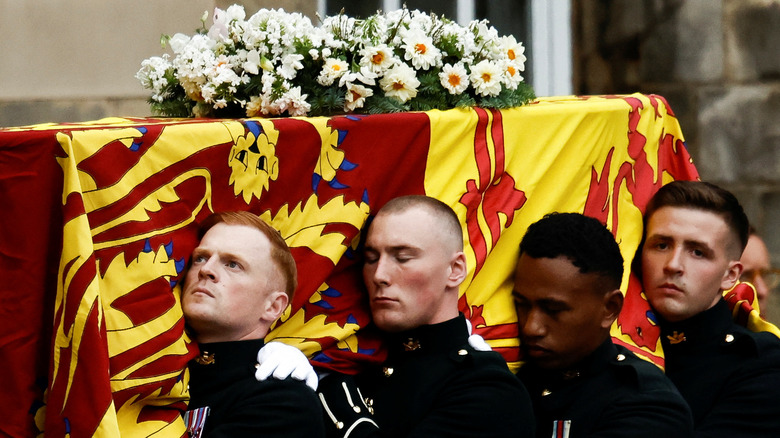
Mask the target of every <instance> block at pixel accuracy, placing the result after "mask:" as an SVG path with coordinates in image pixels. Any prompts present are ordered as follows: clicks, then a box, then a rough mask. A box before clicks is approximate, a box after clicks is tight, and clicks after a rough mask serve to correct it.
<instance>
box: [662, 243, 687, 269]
mask: <svg viewBox="0 0 780 438" xmlns="http://www.w3.org/2000/svg"><path fill="white" fill-rule="evenodd" d="M664 270H665V271H666V272H669V273H679V272H682V270H683V263H682V249H679V248H675V249H673V250H672V251H669V252H668V253H666V260H665V261H664Z"/></svg>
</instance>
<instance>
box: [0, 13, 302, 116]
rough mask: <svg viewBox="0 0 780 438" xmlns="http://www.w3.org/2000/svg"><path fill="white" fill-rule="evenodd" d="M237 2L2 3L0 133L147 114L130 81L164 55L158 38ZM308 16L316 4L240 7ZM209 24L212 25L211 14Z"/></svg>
mask: <svg viewBox="0 0 780 438" xmlns="http://www.w3.org/2000/svg"><path fill="white" fill-rule="evenodd" d="M233 3H236V2H235V1H214V0H208V1H206V0H162V1H160V0H157V1H151V0H140V1H139V0H111V1H97V0H71V1H62V0H46V1H42V0H0V30H2V32H1V34H2V37H0V78H2V79H0V127H3V126H6V127H7V126H19V125H28V124H34V123H43V122H80V121H88V120H94V119H99V118H103V117H108V116H140V117H142V116H148V115H150V114H149V106H148V104H147V103H146V99H147V98H148V96H149V95H150V92H149V91H148V90H145V89H144V88H143V87H142V86H141V84H140V82H139V81H138V80H137V79H136V78H135V73H136V72H137V71H138V69H139V68H140V67H141V61H143V60H144V59H146V58H149V57H151V56H158V55H161V54H162V53H164V49H163V48H162V47H161V46H160V36H161V35H162V34H168V35H173V34H174V33H177V32H182V33H185V34H189V35H191V34H193V33H194V31H195V30H196V29H197V28H198V27H199V25H200V17H201V16H202V15H203V12H204V11H207V10H208V11H210V12H211V11H213V9H214V7H215V6H219V7H221V8H223V9H224V8H227V7H228V6H229V5H231V4H233ZM244 4H245V5H246V9H247V12H248V13H253V12H255V11H256V10H257V9H259V8H260V7H284V8H285V9H286V10H290V11H300V12H304V13H306V14H307V15H309V16H310V17H312V18H313V16H314V11H315V8H316V0H298V1H281V0H277V1H259V0H253V1H245V2H244ZM208 23H209V24H210V23H211V16H209V19H208Z"/></svg>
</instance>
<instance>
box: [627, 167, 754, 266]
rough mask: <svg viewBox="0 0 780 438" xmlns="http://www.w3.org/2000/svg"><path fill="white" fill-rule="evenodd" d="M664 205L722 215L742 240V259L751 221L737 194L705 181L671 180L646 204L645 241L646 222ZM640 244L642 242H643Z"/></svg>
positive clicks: (644, 235)
mask: <svg viewBox="0 0 780 438" xmlns="http://www.w3.org/2000/svg"><path fill="white" fill-rule="evenodd" d="M663 207H679V208H690V209H694V210H702V211H706V212H710V213H713V214H715V215H717V216H719V217H720V218H721V219H723V221H724V222H725V223H726V225H727V226H728V228H729V230H730V231H731V233H732V234H733V235H734V237H736V238H737V242H738V243H739V253H738V254H735V256H736V259H739V257H740V255H741V254H742V251H744V250H745V246H746V245H747V241H748V236H749V230H750V223H749V221H748V218H747V215H745V211H744V210H743V209H742V205H740V203H739V200H737V197H736V196H734V194H733V193H731V192H729V191H728V190H726V189H723V188H721V187H718V186H716V185H715V184H711V183H708V182H703V181H672V182H670V183H668V184H666V185H664V186H663V187H661V188H660V189H658V192H656V194H655V195H653V197H652V198H651V199H650V202H649V203H648V204H647V208H646V209H645V215H644V229H645V231H644V232H643V236H642V243H644V239H645V237H647V236H646V234H647V223H648V222H649V220H650V217H651V216H652V215H653V213H655V212H656V211H658V210H660V209H661V208H663ZM640 248H641V246H640Z"/></svg>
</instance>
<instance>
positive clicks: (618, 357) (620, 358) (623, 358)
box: [617, 354, 626, 362]
mask: <svg viewBox="0 0 780 438" xmlns="http://www.w3.org/2000/svg"><path fill="white" fill-rule="evenodd" d="M617 360H618V362H623V361H624V360H626V356H625V355H623V354H618V355H617Z"/></svg>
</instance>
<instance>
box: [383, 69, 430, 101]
mask: <svg viewBox="0 0 780 438" xmlns="http://www.w3.org/2000/svg"><path fill="white" fill-rule="evenodd" d="M379 85H380V86H381V87H382V91H384V92H385V96H387V97H393V98H395V99H397V100H399V101H400V102H401V103H404V102H407V101H408V100H409V99H413V98H414V97H415V96H417V87H419V86H420V81H419V80H417V76H415V73H414V69H413V68H411V67H409V66H408V65H406V64H399V65H397V66H395V67H393V68H392V69H390V70H389V71H388V72H387V74H385V76H384V77H383V78H382V79H380V80H379Z"/></svg>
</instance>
